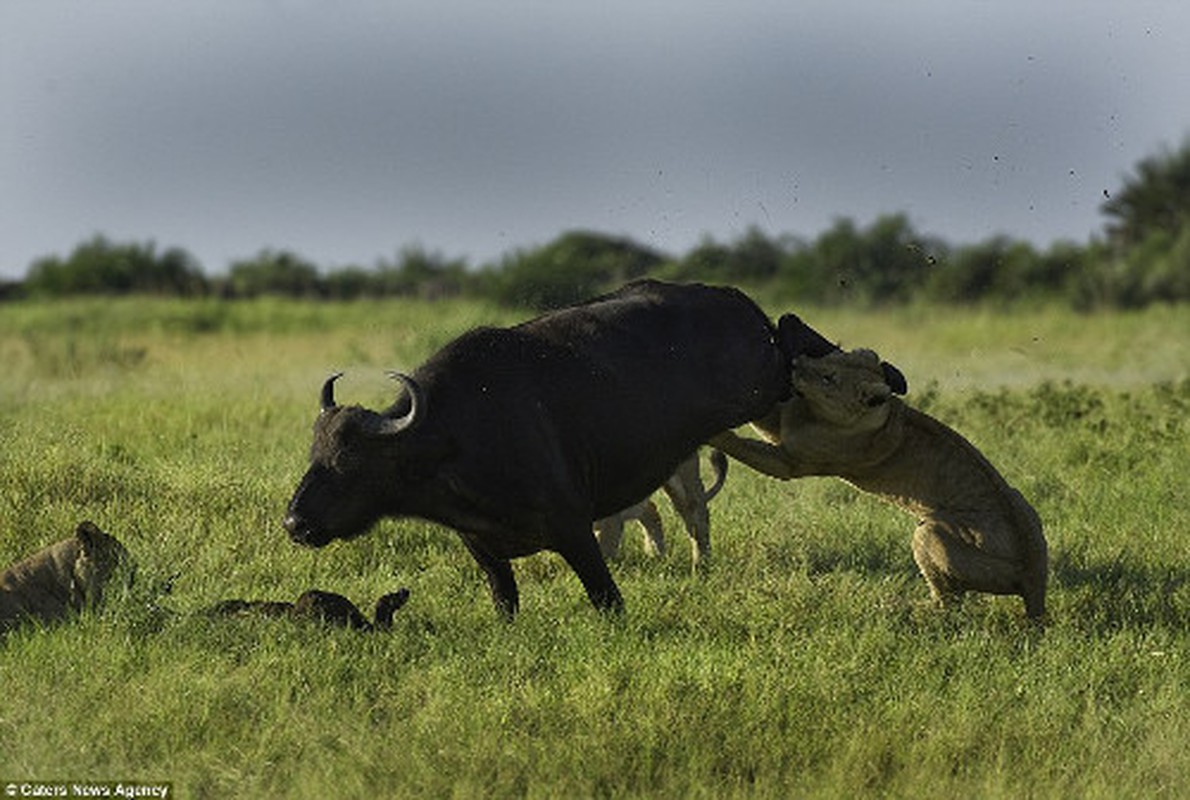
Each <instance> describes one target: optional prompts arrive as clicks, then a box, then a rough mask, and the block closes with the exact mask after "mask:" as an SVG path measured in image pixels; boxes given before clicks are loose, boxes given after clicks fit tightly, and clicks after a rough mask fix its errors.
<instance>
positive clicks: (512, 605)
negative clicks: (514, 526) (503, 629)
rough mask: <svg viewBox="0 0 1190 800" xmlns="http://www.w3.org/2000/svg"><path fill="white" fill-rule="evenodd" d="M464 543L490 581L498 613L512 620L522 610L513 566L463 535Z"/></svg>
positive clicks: (489, 585) (489, 584) (493, 600)
mask: <svg viewBox="0 0 1190 800" xmlns="http://www.w3.org/2000/svg"><path fill="white" fill-rule="evenodd" d="M463 543H464V544H465V545H467V549H468V550H470V551H471V555H472V556H473V557H474V558H475V562H476V563H477V564H479V568H480V569H481V570H483V574H484V576H485V577H486V578H487V579H488V588H489V589H490V590H491V592H492V602H493V603H495V605H496V612H497V613H499V614H500V616H501V617H503V618H504V619H506V620H512V618H513V617H515V616H516V613H517V610H518V609H519V608H520V605H521V601H520V594H519V593H518V591H517V586H516V578H515V577H513V574H512V565H511V564H510V563H508V559H504V558H496V557H495V556H493V555H492V554H491V553H489V552H488V551H487V550H485V549H483V547H482V546H480V545H479V543H478V542H476V541H474V540H473V539H472V538H471V537H470V536H467V535H463Z"/></svg>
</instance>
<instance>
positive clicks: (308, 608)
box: [206, 589, 409, 631]
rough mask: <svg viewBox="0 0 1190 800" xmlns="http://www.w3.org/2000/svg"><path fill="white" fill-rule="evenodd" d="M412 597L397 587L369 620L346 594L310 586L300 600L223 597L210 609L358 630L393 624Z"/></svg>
mask: <svg viewBox="0 0 1190 800" xmlns="http://www.w3.org/2000/svg"><path fill="white" fill-rule="evenodd" d="M408 599H409V590H408V589H398V590H397V591H395V592H391V593H390V594H386V595H384V596H383V597H381V598H380V599H379V600H377V601H376V611H375V614H374V616H373V619H374V622H368V620H367V619H366V618H365V617H364V615H363V614H361V613H360V610H359V609H358V608H356V607H355V603H352V602H351V601H350V600H348V599H347V598H346V597H344V596H343V595H341V594H335V593H334V592H324V591H321V590H319V589H310V590H308V591H305V592H302V594H301V596H300V597H298V599H297V602H294V603H287V602H279V601H274V600H223V601H221V602H219V603H216V604H215V605H214V606H212V607H211V608H209V609H207V612H206V613H207V614H209V615H211V616H248V615H252V614H257V615H260V616H265V617H289V618H291V619H304V620H313V621H316V622H324V623H327V624H329V625H337V626H339V627H343V628H351V629H352V630H357V631H371V630H381V631H385V630H388V629H389V628H391V627H392V624H393V614H394V613H395V612H396V611H397V609H399V608H400V607H401V606H403V605H405V602H406V601H407V600H408Z"/></svg>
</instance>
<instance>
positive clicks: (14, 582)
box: [0, 522, 132, 633]
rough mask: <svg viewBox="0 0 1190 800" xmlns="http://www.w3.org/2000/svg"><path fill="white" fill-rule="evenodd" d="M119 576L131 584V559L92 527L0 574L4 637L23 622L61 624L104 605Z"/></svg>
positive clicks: (0, 615) (82, 526) (82, 528)
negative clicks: (106, 589) (107, 589)
mask: <svg viewBox="0 0 1190 800" xmlns="http://www.w3.org/2000/svg"><path fill="white" fill-rule="evenodd" d="M118 570H123V571H124V572H125V573H126V576H127V579H128V581H129V582H131V578H132V559H131V557H130V556H129V555H128V551H127V550H126V549H124V546H123V545H122V544H120V542H119V541H118V540H117V539H116V537H114V536H111V535H109V534H106V533H104V532H103V531H101V530H100V529H99V528H98V527H96V525H95V524H94V523H92V522H81V523H79V525H78V527H77V528H76V529H75V531H74V536H72V537H70V538H69V539H63V540H62V541H60V542H57V543H56V544H52V545H50V546H49V547H46V548H45V549H43V550H39V551H38V552H36V553H34V554H33V555H31V556H29V557H28V558H26V559H25V560H24V561H21V562H19V563H17V564H13V565H12V566H11V567H9V568H8V569H6V570H5V571H4V572H2V573H0V633H3V632H4V631H7V630H10V629H12V628H15V627H17V626H18V625H19V624H21V623H22V622H24V621H36V622H40V623H42V624H48V623H51V622H57V621H59V620H62V619H64V618H66V617H68V616H69V615H71V614H73V613H78V612H80V611H82V610H83V609H84V608H97V607H98V606H99V605H100V604H101V603H102V602H103V589H104V586H105V585H106V584H107V583H108V582H109V581H110V580H111V579H112V578H113V576H115V575H116V573H117V571H118Z"/></svg>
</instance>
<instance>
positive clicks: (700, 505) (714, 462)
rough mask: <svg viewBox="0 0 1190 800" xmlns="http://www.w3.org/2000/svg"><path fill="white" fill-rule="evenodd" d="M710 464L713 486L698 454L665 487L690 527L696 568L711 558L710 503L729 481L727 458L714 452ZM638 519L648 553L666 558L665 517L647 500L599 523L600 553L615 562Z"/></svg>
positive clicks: (678, 470) (692, 456)
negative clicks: (704, 479)
mask: <svg viewBox="0 0 1190 800" xmlns="http://www.w3.org/2000/svg"><path fill="white" fill-rule="evenodd" d="M710 461H711V467H712V469H714V471H715V479H714V480H713V481H711V485H710V486H703V483H702V476H701V475H699V471H698V453H697V452H695V453H694V454H693V455H691V456H690V457H689V458H687V459H686V460H685V461H683V462H682V463H681V464H679V465H678V468H677V469H676V470H674V474H673V475H671V476H670V477H669V479H668V480H666V482H665V483H663V484H662V485H661V488H662V489H663V490H664V491H665V494H666V495H668V497H669V499H670V502H672V503H673V507H674V510H675V511H677V512H678V515H679V516H681V518H682V522H683V523H684V524H685V525H686V533H687V534H688V535H689V536H690V543H691V546H692V547H693V550H692V559H693V562H694V566H695V567H696V568H697V567H699V566H701V565H704V564H705V563H706V562H707V559H708V558H709V557H710V555H711V515H710V511H709V509H708V508H707V503H709V502H710V500H711V498H712V497H714V496H715V495H717V494H718V493H719V490H720V489H722V488H723V482H724V481H725V480H726V479H727V458H726V457H725V456H724V455H723V454H722V453H720V452H719V451H718V450H712V451H711V453H710ZM634 519H635V520H637V521H638V522H640V524H641V525H643V526H644V529H645V552H647V553H648V554H649V555H656V556H660V555H664V554H665V532H664V530H663V529H662V527H661V515H660V514H659V513H658V512H657V506H656V504H654V503H653V500H652V499H651V498H645V499H644V500H642V501H641V502H639V503H637V504H636V505H632V506H629V507H628V508H626V509H624V510H623V511H620V512H619V513H617V514H612V515H611V516H608V517H604V518H603V519H599V520H596V521H595V538H596V539H598V540H599V549H600V550H602V551H603V555H604V556H605V557H607V558H615V557H616V556H617V555H619V552H620V540H621V539H622V538H623V536H624V526H625V525H626V524H628V522H630V521H632V520H634Z"/></svg>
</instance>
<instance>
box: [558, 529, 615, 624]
mask: <svg viewBox="0 0 1190 800" xmlns="http://www.w3.org/2000/svg"><path fill="white" fill-rule="evenodd" d="M571 528H572V529H573V531H572V532H570V533H567V534H564V535H563V536H562V541H564V542H566V543H567V544H566V545H565V546H564V547H562V548H560V549H559V553H560V554H561V556H562V558H564V559H566V563H567V564H569V565H570V568H571V569H572V570H574V573H575V574H576V575H578V579H579V580H580V581H582V582H583V588H584V589H586V590H587V597H589V598H590V599H591V604H592V605H593V606H595V608H597V609H599V610H600V611H615V612H621V611H623V610H624V598H623V596H621V594H620V590H619V588H617V587H616V582H615V581H614V580H613V579H612V574H611V571H610V570H608V568H607V562H606V561H604V560H603V553H602V552H600V550H599V543H598V542H597V541H596V540H595V534H593V533H591V528H590V525H589V524H583V523H579V525H577V526H571Z"/></svg>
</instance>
